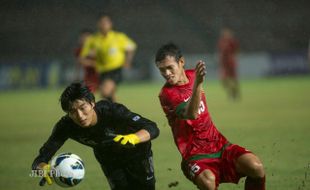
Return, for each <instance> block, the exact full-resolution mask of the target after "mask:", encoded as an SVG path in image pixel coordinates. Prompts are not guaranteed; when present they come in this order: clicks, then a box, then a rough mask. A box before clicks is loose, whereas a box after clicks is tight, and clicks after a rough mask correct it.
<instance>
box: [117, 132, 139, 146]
mask: <svg viewBox="0 0 310 190" xmlns="http://www.w3.org/2000/svg"><path fill="white" fill-rule="evenodd" d="M113 141H114V142H118V143H120V144H121V145H131V146H134V145H136V144H138V143H139V142H140V139H139V137H138V136H137V135H136V134H129V135H117V136H116V137H115V138H114V139H113Z"/></svg>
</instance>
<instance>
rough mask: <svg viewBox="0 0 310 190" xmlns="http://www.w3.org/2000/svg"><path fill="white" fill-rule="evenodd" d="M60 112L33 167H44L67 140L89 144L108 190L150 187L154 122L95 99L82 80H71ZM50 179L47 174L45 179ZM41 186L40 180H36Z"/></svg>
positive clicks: (152, 182) (151, 189) (146, 189)
mask: <svg viewBox="0 0 310 190" xmlns="http://www.w3.org/2000/svg"><path fill="white" fill-rule="evenodd" d="M60 103H61V107H62V109H63V111H65V112H66V113H67V114H66V115H65V116H63V117H62V118H61V119H60V120H59V121H58V122H57V123H56V125H55V127H54V129H53V131H52V134H51V135H50V137H49V138H48V140H47V141H46V142H45V143H44V145H43V146H42V147H41V149H40V151H39V155H38V156H37V157H36V158H35V160H34V162H33V164H32V169H33V170H48V169H49V167H50V166H49V164H48V162H49V160H50V159H51V158H52V156H53V155H54V154H55V153H56V151H57V150H58V149H60V147H61V146H62V145H63V144H64V143H65V141H66V140H67V139H69V138H71V139H73V140H75V141H77V142H79V143H81V144H84V145H86V146H90V147H92V148H93V150H94V154H95V157H96V159H97V161H98V162H99V163H100V165H101V168H102V170H103V172H104V174H105V176H106V177H107V179H108V181H109V184H110V187H111V189H112V190H119V189H122V190H125V189H128V190H129V189H135V190H140V189H141V190H142V189H143V190H154V189H155V176H154V169H153V162H152V150H151V140H152V139H154V138H156V137H157V136H158V135H159V129H158V128H157V125H156V123H154V122H153V121H150V120H149V119H146V118H144V117H143V116H141V115H139V114H136V113H133V112H131V111H130V110H128V109H127V108H126V107H125V106H124V105H122V104H118V103H112V102H110V101H104V100H102V101H99V102H97V103H95V98H94V95H93V94H92V93H91V92H90V90H89V89H88V87H87V86H86V85H85V84H83V83H72V84H71V85H70V86H68V87H67V88H66V89H65V90H64V92H63V93H62V95H61V97H60ZM44 179H45V180H46V181H47V182H48V183H49V184H51V183H52V181H51V180H50V178H49V176H45V178H44ZM40 184H41V185H43V184H44V183H40Z"/></svg>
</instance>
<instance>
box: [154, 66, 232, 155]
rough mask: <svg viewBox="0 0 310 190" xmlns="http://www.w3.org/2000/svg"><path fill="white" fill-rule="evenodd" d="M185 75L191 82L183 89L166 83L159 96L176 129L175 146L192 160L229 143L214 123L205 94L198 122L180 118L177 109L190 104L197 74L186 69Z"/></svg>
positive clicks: (218, 149) (172, 125) (202, 98)
mask: <svg viewBox="0 0 310 190" xmlns="http://www.w3.org/2000/svg"><path fill="white" fill-rule="evenodd" d="M185 73H186V76H187V78H188V79H189V82H188V83H187V84H185V85H180V86H172V85H169V84H167V83H166V84H165V85H164V86H163V88H162V90H161V92H160V94H159V99H160V103H161V106H162V108H163V110H164V112H165V114H166V117H167V119H168V122H169V125H170V127H171V129H172V133H173V137H174V141H175V144H176V145H177V147H178V149H179V151H180V153H181V155H182V157H183V158H184V159H188V158H189V157H191V156H193V155H196V154H209V153H215V152H218V151H220V150H221V148H222V147H223V145H225V144H226V143H228V141H227V140H226V138H225V137H224V136H223V135H222V134H221V133H220V132H219V131H218V130H217V129H216V127H215V125H214V124H213V123H212V120H211V117H210V114H209V112H208V107H207V103H206V97H205V93H204V92H203V91H202V95H201V101H200V106H199V111H198V113H199V116H198V118H197V119H195V120H188V119H181V118H180V117H178V116H177V115H176V108H177V106H178V105H180V104H181V103H183V102H187V101H188V100H189V98H190V97H191V96H192V88H193V85H194V82H195V71H194V70H186V71H185Z"/></svg>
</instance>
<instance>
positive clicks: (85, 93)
mask: <svg viewBox="0 0 310 190" xmlns="http://www.w3.org/2000/svg"><path fill="white" fill-rule="evenodd" d="M75 100H85V101H87V102H89V103H92V102H95V96H94V94H93V93H91V91H90V89H89V88H88V86H87V85H86V84H85V83H84V82H74V83H71V84H70V85H69V86H68V87H67V88H66V89H65V90H64V91H63V92H62V94H61V96H60V99H59V101H60V104H61V108H62V110H63V111H65V112H68V111H70V109H71V106H72V103H73V102H74V101H75Z"/></svg>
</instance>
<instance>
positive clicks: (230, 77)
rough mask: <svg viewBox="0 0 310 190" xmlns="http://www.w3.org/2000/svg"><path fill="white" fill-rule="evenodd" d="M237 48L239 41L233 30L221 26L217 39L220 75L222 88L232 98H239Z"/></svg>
mask: <svg viewBox="0 0 310 190" xmlns="http://www.w3.org/2000/svg"><path fill="white" fill-rule="evenodd" d="M238 50H239V43H238V41H237V40H236V39H235V37H234V34H233V31H232V30H231V29H229V28H223V29H222V31H221V36H220V39H219V41H218V51H219V63H220V72H221V73H220V75H221V80H222V82H223V86H224V88H225V89H226V91H227V93H228V95H229V97H230V98H232V99H233V100H236V99H238V98H240V90H239V83H238V76H237V62H236V54H237V53H238Z"/></svg>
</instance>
